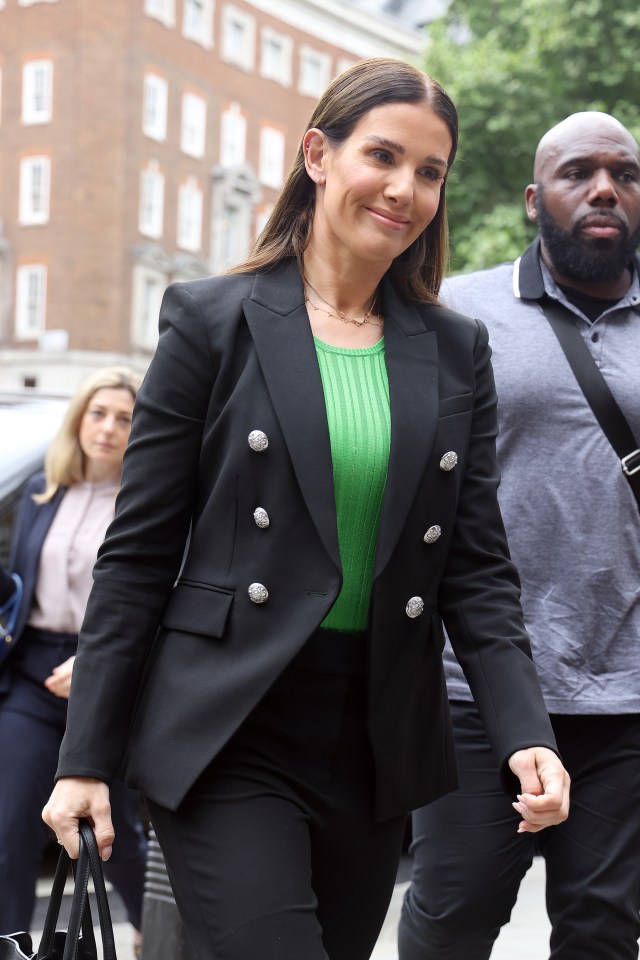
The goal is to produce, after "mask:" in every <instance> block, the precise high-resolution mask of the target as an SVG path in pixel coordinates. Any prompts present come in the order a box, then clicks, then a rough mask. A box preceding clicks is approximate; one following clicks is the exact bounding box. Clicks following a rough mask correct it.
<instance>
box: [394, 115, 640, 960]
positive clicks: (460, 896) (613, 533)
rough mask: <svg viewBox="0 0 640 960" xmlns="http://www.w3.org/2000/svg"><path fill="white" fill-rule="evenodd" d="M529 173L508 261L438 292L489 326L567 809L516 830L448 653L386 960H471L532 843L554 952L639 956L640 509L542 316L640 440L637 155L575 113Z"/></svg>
mask: <svg viewBox="0 0 640 960" xmlns="http://www.w3.org/2000/svg"><path fill="white" fill-rule="evenodd" d="M534 179H535V182H534V183H532V184H530V185H529V186H528V187H527V188H526V190H525V203H526V210H527V215H528V217H529V218H530V219H531V220H533V221H534V222H536V224H537V226H538V231H539V233H538V237H537V239H536V240H535V241H534V243H532V244H531V246H530V247H529V248H528V249H527V250H526V251H525V252H524V253H523V255H522V256H521V257H520V258H519V260H517V261H516V262H515V263H509V264H501V265H500V266H497V267H493V268H491V269H489V270H482V271H479V272H477V273H471V274H467V275H462V276H458V277H455V278H452V279H450V280H449V281H447V283H446V284H445V288H444V289H443V299H444V300H445V301H446V302H447V303H448V304H449V305H450V306H452V307H454V309H456V310H458V311H460V312H461V313H467V314H470V315H471V316H474V317H479V318H480V319H482V320H484V321H485V323H486V324H487V326H488V328H489V334H490V339H491V343H492V347H493V365H494V371H495V377H496V385H497V390H498V416H499V421H500V435H499V437H498V454H499V460H500V466H501V472H502V484H501V487H500V501H501V507H502V511H503V514H504V519H505V523H506V527H507V533H508V535H509V544H510V548H511V552H512V555H513V558H514V560H515V561H516V565H517V567H518V569H519V571H520V576H521V580H522V605H523V608H524V612H525V620H526V622H527V626H528V629H529V631H530V634H531V640H532V645H533V652H534V658H535V660H536V664H537V667H538V672H539V675H540V680H541V684H542V688H543V692H544V695H545V700H546V705H547V708H548V710H549V712H550V714H551V719H552V723H553V726H554V730H555V734H556V738H557V741H558V745H559V749H560V752H561V755H562V758H563V761H564V764H565V766H566V768H567V770H568V771H569V773H570V775H571V778H572V806H571V813H570V815H569V819H568V820H567V821H566V822H565V823H564V824H562V825H561V826H558V827H552V828H551V829H549V830H546V831H544V832H543V833H540V834H538V835H536V836H535V837H534V836H533V835H531V834H524V835H518V833H517V832H516V829H517V822H518V816H517V814H516V812H515V811H513V810H512V809H511V804H510V802H509V798H507V797H505V795H504V794H503V793H502V791H501V786H500V782H499V778H498V769H497V765H496V761H495V757H494V756H493V754H492V752H491V748H490V747H489V744H488V742H487V740H486V737H485V735H484V733H483V730H482V726H481V724H480V721H479V718H478V715H477V713H476V711H475V709H474V707H473V703H472V701H471V695H470V692H469V688H468V687H467V685H466V682H465V680H464V677H463V675H462V672H461V671H460V668H459V667H458V665H457V663H456V662H455V660H454V657H453V654H452V652H451V650H450V648H447V650H446V651H445V662H446V667H447V684H448V692H449V700H450V705H451V711H452V714H453V718H454V726H455V734H456V750H457V755H458V763H459V769H460V789H459V790H458V791H456V792H455V793H452V794H450V795H449V796H448V797H445V798H443V799H442V800H438V801H437V802H435V803H433V804H431V805H430V806H429V807H425V808H424V809H422V810H419V811H417V812H416V813H415V814H414V818H413V837H414V842H413V848H412V849H413V855H414V868H413V870H414V872H413V880H412V884H411V886H410V888H409V890H408V891H407V895H406V898H405V902H404V906H403V912H402V918H401V923H400V931H399V954H400V960H486V958H488V957H489V956H490V955H491V950H492V948H493V944H494V941H495V939H496V937H497V936H498V933H499V931H500V928H501V926H503V925H504V924H505V923H507V922H508V921H509V917H510V914H511V909H512V907H513V905H514V903H515V900H516V897H517V893H518V887H519V884H520V881H521V880H522V878H523V876H524V874H525V873H526V871H527V869H528V868H529V866H530V865H531V862H532V858H533V856H534V853H536V852H538V853H540V854H542V856H543V857H544V858H545V860H546V871H547V909H548V913H549V918H550V920H551V925H552V933H551V950H550V958H551V960H637V957H638V937H639V936H640V921H639V909H640V514H639V512H638V506H637V503H636V500H635V499H634V496H633V492H632V490H631V487H630V485H629V483H628V481H627V479H626V477H625V475H624V473H623V472H622V470H621V466H620V461H619V459H618V457H617V455H616V453H615V452H614V450H613V448H612V447H611V445H610V443H609V441H608V440H607V438H606V437H605V435H604V433H603V432H602V429H601V428H600V426H599V425H598V423H597V421H596V420H595V417H594V415H593V413H592V412H591V409H590V407H589V406H588V404H587V401H586V399H585V397H584V394H583V393H582V391H581V389H580V387H579V386H578V384H577V381H576V379H575V377H574V375H573V373H572V371H571V368H570V367H569V365H568V363H567V360H566V358H565V356H564V353H563V352H562V349H561V347H560V344H559V342H558V340H557V339H556V337H555V335H554V333H553V331H552V328H551V326H550V324H549V322H548V320H547V319H546V317H545V314H544V313H543V310H542V304H543V301H544V300H545V299H546V298H550V299H551V300H553V301H557V302H558V303H560V304H562V305H563V306H564V308H566V310H567V311H570V314H571V318H570V319H571V322H573V323H575V325H576V326H577V328H578V329H579V331H580V333H581V335H582V337H583V338H584V341H585V343H586V344H587V346H588V348H589V351H590V352H591V354H592V356H593V359H594V360H595V362H596V364H597V365H598V367H599V368H600V371H601V373H602V374H603V376H604V377H605V379H606V380H607V383H608V385H609V387H610V389H611V391H612V393H613V394H614V396H615V398H616V400H617V401H618V404H619V406H620V407H621V409H622V411H623V413H624V414H625V416H626V418H627V420H628V422H629V425H630V426H631V429H632V431H633V433H634V434H635V437H636V440H637V441H638V443H637V445H639V446H640V284H639V281H638V267H639V260H638V257H637V254H636V252H635V251H636V248H637V246H638V243H639V242H640V155H639V150H638V144H637V143H636V141H635V140H634V138H633V137H632V136H631V134H630V133H629V132H628V131H627V130H626V129H625V128H624V127H623V126H622V124H620V123H619V122H618V121H617V120H616V119H614V118H613V117H611V116H608V115H607V114H603V113H594V112H588V113H577V114H574V115H573V116H570V117H568V118H567V119H566V120H563V121H562V123H559V124H558V125H557V126H555V127H553V128H552V129H551V130H549V132H548V133H546V134H545V136H544V137H543V138H542V140H541V141H540V144H539V146H538V149H537V152H536V157H535V165H534ZM505 681H506V682H508V678H505ZM511 799H512V800H513V799H514V798H511ZM524 950H525V945H524V944H523V955H524ZM513 960H519V957H518V956H517V955H514V958H513ZM540 960H542V958H540Z"/></svg>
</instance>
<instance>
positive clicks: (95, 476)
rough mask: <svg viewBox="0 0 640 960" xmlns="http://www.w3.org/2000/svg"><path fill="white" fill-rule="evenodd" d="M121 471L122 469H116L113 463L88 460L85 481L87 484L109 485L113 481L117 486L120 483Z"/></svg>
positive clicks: (85, 466)
mask: <svg viewBox="0 0 640 960" xmlns="http://www.w3.org/2000/svg"><path fill="white" fill-rule="evenodd" d="M121 470H122V468H121V467H118V468H116V469H114V467H113V464H111V463H99V462H97V461H95V460H87V461H86V462H85V465H84V479H85V481H86V482H87V483H107V482H109V481H111V482H112V483H114V484H117V483H119V482H120V474H121Z"/></svg>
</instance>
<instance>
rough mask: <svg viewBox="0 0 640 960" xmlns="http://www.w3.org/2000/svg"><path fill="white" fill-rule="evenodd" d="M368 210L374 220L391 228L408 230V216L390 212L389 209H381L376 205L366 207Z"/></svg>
mask: <svg viewBox="0 0 640 960" xmlns="http://www.w3.org/2000/svg"><path fill="white" fill-rule="evenodd" d="M366 210H367V212H368V213H370V214H371V216H372V217H373V219H374V220H377V221H378V223H381V224H383V225H384V226H385V227H388V228H389V229H390V230H406V228H407V227H408V226H409V220H407V219H406V217H398V216H396V215H394V214H392V213H389V212H388V211H387V210H380V209H377V208H376V207H366Z"/></svg>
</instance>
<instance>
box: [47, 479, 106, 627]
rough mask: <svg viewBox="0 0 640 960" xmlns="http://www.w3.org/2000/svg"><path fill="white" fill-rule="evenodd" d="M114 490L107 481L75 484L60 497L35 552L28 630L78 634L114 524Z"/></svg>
mask: <svg viewBox="0 0 640 960" xmlns="http://www.w3.org/2000/svg"><path fill="white" fill-rule="evenodd" d="M117 489H118V488H117V486H116V485H115V484H114V482H113V480H108V481H106V482H103V483H86V482H84V483H76V484H74V485H73V486H72V487H69V489H68V490H67V492H66V493H65V495H64V497H63V498H62V502H61V504H60V506H59V507H58V511H57V513H56V515H55V517H54V519H53V523H52V524H51V526H50V527H49V532H48V533H47V536H46V537H45V541H44V544H43V546H42V551H41V553H40V564H39V567H38V577H37V580H36V588H35V591H34V595H33V601H32V605H31V612H30V614H29V619H28V624H29V626H31V627H37V628H38V629H40V630H55V631H59V632H62V633H78V632H79V631H80V625H81V624H82V619H83V617H84V611H85V607H86V605H87V600H88V599H89V593H90V592H91V587H92V585H93V578H92V575H91V574H92V570H93V565H94V563H95V560H96V555H97V553H98V547H99V546H100V544H101V543H102V541H103V540H104V535H105V533H106V530H107V527H108V525H109V524H110V522H111V520H112V519H113V512H114V505H115V497H116V493H117Z"/></svg>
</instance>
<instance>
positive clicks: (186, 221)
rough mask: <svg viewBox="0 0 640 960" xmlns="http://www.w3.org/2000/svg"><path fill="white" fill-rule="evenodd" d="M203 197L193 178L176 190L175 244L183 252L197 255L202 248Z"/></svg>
mask: <svg viewBox="0 0 640 960" xmlns="http://www.w3.org/2000/svg"><path fill="white" fill-rule="evenodd" d="M203 202H204V195H203V192H202V190H201V188H200V187H199V186H198V181H197V180H196V178H195V177H189V179H188V180H187V181H186V183H183V184H181V186H180V187H179V188H178V225H177V235H176V243H177V244H178V246H179V247H181V248H182V249H183V250H190V251H191V252H192V253H198V252H199V251H200V250H201V248H202V209H203Z"/></svg>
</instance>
